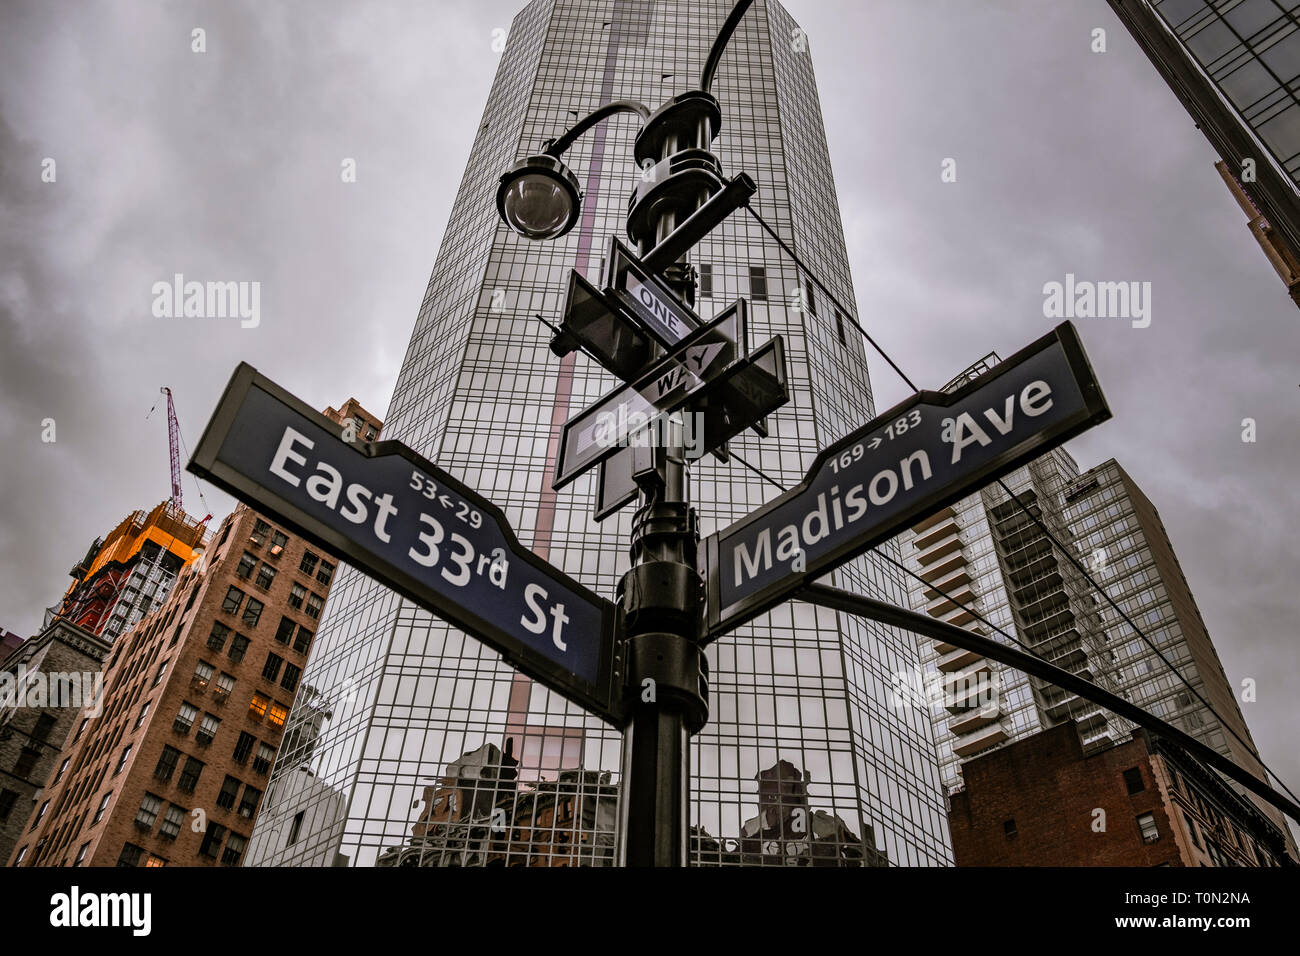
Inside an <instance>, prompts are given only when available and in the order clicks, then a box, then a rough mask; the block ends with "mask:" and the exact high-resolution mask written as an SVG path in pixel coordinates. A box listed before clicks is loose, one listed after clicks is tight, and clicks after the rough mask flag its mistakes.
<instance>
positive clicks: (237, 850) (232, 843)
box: [221, 833, 248, 866]
mask: <svg viewBox="0 0 1300 956" xmlns="http://www.w3.org/2000/svg"><path fill="white" fill-rule="evenodd" d="M246 846H248V840H247V838H245V837H242V836H240V835H239V834H238V833H232V834H230V839H229V840H227V841H226V848H225V849H224V850H222V851H221V863H222V865H223V866H239V858H240V857H242V856H243V855H244V847H246Z"/></svg>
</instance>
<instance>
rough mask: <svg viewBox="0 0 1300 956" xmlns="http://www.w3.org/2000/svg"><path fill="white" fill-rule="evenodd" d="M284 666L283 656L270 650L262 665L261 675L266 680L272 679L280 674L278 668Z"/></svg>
mask: <svg viewBox="0 0 1300 956" xmlns="http://www.w3.org/2000/svg"><path fill="white" fill-rule="evenodd" d="M283 666H284V658H283V657H281V656H280V655H279V654H272V653H270V652H268V653H267V655H266V663H265V664H263V665H262V677H264V678H265V679H266V680H269V681H274V680H275V679H276V678H277V677H279V676H280V668H281V667H283Z"/></svg>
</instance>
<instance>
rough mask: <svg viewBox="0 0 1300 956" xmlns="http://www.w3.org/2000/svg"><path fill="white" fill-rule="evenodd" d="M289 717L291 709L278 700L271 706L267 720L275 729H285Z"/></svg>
mask: <svg viewBox="0 0 1300 956" xmlns="http://www.w3.org/2000/svg"><path fill="white" fill-rule="evenodd" d="M288 716H289V708H288V707H287V706H286V705H285V704H282V703H280V702H279V701H278V700H277V701H276V702H275V703H273V704H272V705H271V709H270V710H269V711H267V713H266V720H267V723H269V724H271V725H272V726H273V727H283V726H284V722H285V720H286V719H287V718H288Z"/></svg>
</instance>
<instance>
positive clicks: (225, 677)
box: [212, 671, 235, 704]
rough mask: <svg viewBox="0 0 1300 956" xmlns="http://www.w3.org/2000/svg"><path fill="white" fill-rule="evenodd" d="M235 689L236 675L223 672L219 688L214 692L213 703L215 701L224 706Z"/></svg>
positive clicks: (218, 680) (218, 681) (218, 682)
mask: <svg viewBox="0 0 1300 956" xmlns="http://www.w3.org/2000/svg"><path fill="white" fill-rule="evenodd" d="M234 689H235V675H234V674H227V673H226V672H225V671H222V672H221V676H220V677H218V678H217V686H216V688H215V689H214V690H213V691H212V699H213V701H215V702H216V703H218V704H224V703H225V702H226V698H228V697H229V696H230V692H231V691H232V690H234Z"/></svg>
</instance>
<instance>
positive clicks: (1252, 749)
mask: <svg viewBox="0 0 1300 956" xmlns="http://www.w3.org/2000/svg"><path fill="white" fill-rule="evenodd" d="M745 209H746V210H747V211H748V212H749V214H750V215H751V216H753V217H754V219H755V221H757V222H758V224H759V226H761V227H762V229H763V230H764V231H765V232H766V233H767V234H768V235H770V236H771V237H772V238H773V239H774V240H775V241H776V243H777V244H778V245H779V246H780V247H781V249H782V250H784V252H785V253H786V255H788V256H789V257H790V258H791V259H792V260H793V261H794V263H795V265H796V266H797V267H798V268H799V269H800V270H801V271H802V272H803V274H804V275H805V277H806V278H807V279H808V280H809V281H811V282H812V283H814V284H815V285H816V286H817V288H818V289H820V290H821V291H822V293H823V294H824V295H825V296H826V298H827V299H828V300H829V301H830V302H831V304H832V305H834V306H835V308H836V309H837V310H838V311H839V313H840V314H841V315H842V316H843V317H844V318H846V319H848V321H849V322H850V323H851V324H852V325H853V327H854V328H855V329H857V331H858V332H859V333H860V334H861V335H862V337H863V338H864V339H866V340H867V342H868V343H869V344H870V345H871V347H872V348H873V349H875V350H876V352H877V354H879V355H880V357H881V358H882V359H884V361H885V362H886V363H888V365H889V367H890V368H892V369H893V370H894V371H895V372H896V373H897V374H898V376H899V378H901V379H902V380H903V382H904V383H906V385H907V386H908V387H909V388H911V389H912V391H914V392H919V391H920V389H919V388H917V386H916V383H915V382H913V381H912V379H911V378H910V377H909V376H908V375H907V373H906V372H904V371H903V370H902V368H900V367H899V365H898V363H896V362H895V361H894V360H893V358H892V357H891V356H890V355H889V353H887V352H886V351H885V350H884V349H883V348H882V347H881V346H880V344H879V343H878V342H877V341H876V340H875V339H874V338H873V337H872V336H871V335H870V334H869V333H868V332H867V331H866V329H864V328H863V327H862V325H861V324H860V323H859V322H858V320H857V319H856V318H855V317H854V316H853V313H852V312H851V311H849V310H848V309H846V308H844V306H843V304H842V303H841V302H840V301H839V299H837V298H836V297H835V295H834V293H832V292H831V291H830V289H828V288H827V287H826V285H825V283H823V282H822V281H821V280H820V279H819V278H818V277H817V275H816V273H814V272H813V271H812V270H811V269H810V268H809V267H808V265H807V264H806V263H805V262H804V261H803V259H802V258H800V257H799V255H798V254H797V253H796V252H795V251H794V250H793V249H792V248H791V247H790V245H789V243H787V242H786V241H785V240H784V239H782V238H781V236H780V235H779V234H778V233H777V231H776V230H775V229H773V228H772V226H771V225H769V224H768V222H767V221H766V220H765V219H764V218H763V217H762V216H761V215H760V214H759V213H758V211H757V210H756V209H754V207H753V204H752V203H751V204H748V205H746V206H745ZM736 457H737V458H739V456H736ZM740 460H741V462H742V463H743V464H745V465H746V467H749V468H751V469H752V470H757V469H754V466H752V465H750V464H749V463H748V462H745V461H744V459H740ZM760 474H761V472H760ZM763 477H764V478H767V480H768V481H773V479H771V478H770V477H768V476H767V475H763ZM773 483H774V484H776V485H777V487H780V484H779V483H777V482H775V481H773ZM997 484H998V486H999V487H1000V488H1001V489H1002V490H1003V491H1004V492H1005V493H1006V494H1007V496H1008V497H1009V498H1010V499H1011V500H1012V501H1014V502H1015V503H1016V505H1017V506H1018V507H1019V508H1020V510H1021V511H1023V512H1024V513H1025V514H1026V515H1028V516H1029V518H1030V519H1031V520H1032V521H1033V522H1034V524H1035V525H1037V526H1038V528H1039V530H1040V531H1042V532H1043V534H1045V535H1046V536H1047V538H1048V540H1050V541H1051V543H1052V546H1053V547H1054V548H1055V549H1056V550H1057V551H1059V552H1060V553H1061V554H1062V555H1064V556H1065V558H1066V559H1067V560H1068V561H1069V562H1070V564H1071V565H1073V566H1074V568H1075V569H1076V570H1078V571H1079V573H1080V574H1081V575H1082V576H1083V578H1084V580H1086V581H1087V582H1088V583H1089V584H1090V585H1091V586H1092V587H1093V589H1094V590H1096V591H1097V593H1099V594H1100V595H1101V596H1102V597H1103V598H1105V599H1106V602H1107V603H1108V604H1109V605H1110V606H1111V608H1112V609H1114V611H1115V612H1116V613H1117V614H1118V615H1119V616H1120V618H1121V619H1122V620H1123V621H1124V623H1125V624H1127V625H1128V626H1129V627H1130V628H1131V629H1132V630H1133V632H1134V633H1135V634H1137V636H1138V637H1139V638H1141V639H1142V641H1143V643H1145V644H1146V645H1147V647H1148V648H1150V649H1151V650H1152V651H1153V652H1155V655H1156V657H1157V658H1158V659H1159V660H1160V661H1161V662H1162V663H1163V664H1164V665H1165V666H1166V667H1168V668H1169V670H1170V671H1171V672H1172V673H1173V674H1174V676H1175V677H1177V678H1178V680H1179V681H1180V682H1181V683H1182V684H1183V685H1184V686H1185V687H1186V688H1187V689H1188V691H1190V692H1191V694H1192V695H1193V696H1195V698H1196V699H1197V700H1198V701H1200V703H1201V704H1202V705H1204V706H1205V708H1206V709H1207V710H1208V711H1209V712H1210V713H1211V714H1212V715H1213V716H1214V717H1215V718H1216V719H1217V720H1218V721H1219V724H1220V726H1221V727H1223V729H1225V730H1226V731H1228V733H1230V734H1231V735H1232V736H1233V737H1234V738H1235V739H1236V740H1237V741H1238V742H1239V743H1241V744H1242V745H1243V746H1244V747H1245V748H1246V750H1247V751H1248V752H1249V753H1250V755H1251V756H1252V757H1254V758H1255V759H1256V760H1257V761H1258V762H1259V765H1260V767H1262V768H1263V770H1264V772H1265V773H1267V774H1268V775H1269V776H1270V777H1272V778H1273V780H1274V781H1276V783H1277V785H1278V786H1279V787H1281V788H1282V789H1283V790H1284V791H1285V792H1286V793H1287V794H1288V795H1289V796H1290V797H1291V798H1292V799H1293V800H1296V801H1297V802H1300V797H1296V795H1295V794H1294V793H1292V792H1291V790H1290V788H1289V787H1287V785H1286V783H1284V782H1283V781H1282V779H1281V778H1280V777H1278V775H1277V774H1276V773H1274V772H1273V770H1272V769H1271V768H1269V766H1268V765H1267V764H1266V763H1264V759H1263V758H1262V757H1261V756H1260V755H1259V752H1258V750H1257V749H1256V748H1255V746H1254V744H1253V743H1251V742H1250V741H1248V740H1246V739H1245V738H1244V737H1243V736H1242V735H1241V734H1239V733H1237V731H1236V730H1234V729H1233V728H1232V726H1231V725H1230V724H1229V723H1228V722H1227V721H1226V720H1224V719H1223V716H1222V715H1221V714H1220V713H1219V712H1218V711H1217V710H1215V708H1214V706H1213V705H1212V704H1211V703H1210V702H1209V701H1208V700H1206V699H1205V697H1203V696H1202V695H1201V693H1200V692H1199V691H1197V690H1196V688H1195V687H1194V686H1192V684H1191V682H1190V681H1188V679H1187V678H1186V677H1185V676H1184V675H1183V674H1182V673H1181V672H1180V671H1179V670H1178V668H1177V667H1176V666H1175V665H1174V664H1173V662H1171V661H1170V660H1169V658H1167V657H1166V656H1165V655H1164V653H1163V652H1162V651H1161V650H1160V649H1159V648H1158V647H1157V646H1156V645H1155V643H1154V642H1153V641H1152V640H1151V639H1150V638H1149V637H1147V635H1146V634H1145V633H1144V632H1143V631H1142V629H1141V628H1139V627H1138V626H1137V625H1136V624H1134V623H1133V620H1132V618H1130V617H1129V616H1128V614H1127V613H1126V612H1125V611H1124V610H1123V608H1121V607H1120V606H1119V604H1117V603H1116V602H1115V600H1114V599H1113V598H1112V597H1111V596H1110V595H1109V594H1107V593H1106V591H1105V589H1104V588H1103V587H1102V586H1101V585H1100V584H1098V583H1097V581H1096V580H1095V579H1094V578H1093V576H1092V575H1091V574H1089V573H1088V570H1087V568H1085V567H1084V566H1083V565H1082V564H1081V563H1080V562H1079V561H1078V560H1077V559H1076V558H1075V556H1074V555H1073V554H1072V553H1071V552H1070V550H1069V549H1068V548H1067V547H1066V546H1065V545H1064V544H1062V543H1061V542H1060V541H1059V540H1058V539H1057V537H1056V535H1055V534H1053V533H1052V530H1051V529H1050V528H1048V527H1047V525H1046V524H1044V523H1043V521H1042V520H1041V519H1040V518H1039V517H1038V516H1037V515H1035V514H1034V513H1033V511H1031V510H1030V509H1029V507H1028V506H1026V505H1025V503H1024V502H1023V501H1022V500H1021V499H1020V497H1019V496H1018V495H1017V494H1016V493H1015V492H1013V491H1012V490H1011V489H1010V488H1009V487H1007V485H1006V482H1004V481H1003V480H1002V479H1001V478H999V479H997ZM876 553H878V554H879V553H880V552H879V551H877V552H876ZM886 560H890V561H891V563H897V562H894V561H893V559H891V558H888V557H887V556H886ZM904 570H908V569H904ZM908 573H909V574H911V573H912V572H911V571H910V570H908ZM914 576H915V575H914ZM927 586H931V587H932V585H929V584H928V582H927ZM935 590H936V591H938V589H937V588H936V589H935ZM940 593H941V592H940ZM944 596H945V597H947V595H944ZM948 600H953V599H952V598H951V597H949V598H948ZM953 603H954V604H957V603H958V602H956V601H953ZM958 606H960V605H958ZM963 609H964V610H966V611H968V613H971V614H974V613H975V612H973V611H971V610H970V609H969V608H963ZM985 623H987V622H985ZM989 626H990V627H993V625H991V624H990V625H989ZM997 630H998V633H1000V634H1002V635H1003V636H1004V637H1009V635H1007V634H1006V633H1005V632H1004V631H1002V630H1001V629H997ZM1010 639H1011V640H1015V639H1014V638H1010ZM1016 643H1020V642H1019V641H1017V642H1016ZM1020 646H1021V647H1024V645H1023V644H1021V645H1020Z"/></svg>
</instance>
